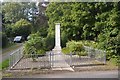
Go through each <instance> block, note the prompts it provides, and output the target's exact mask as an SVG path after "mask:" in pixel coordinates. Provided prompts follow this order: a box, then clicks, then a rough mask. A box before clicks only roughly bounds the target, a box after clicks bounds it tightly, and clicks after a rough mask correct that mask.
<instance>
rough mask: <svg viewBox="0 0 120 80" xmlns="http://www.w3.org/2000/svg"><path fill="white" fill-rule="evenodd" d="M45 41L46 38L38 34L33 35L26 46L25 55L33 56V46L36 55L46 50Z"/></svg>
mask: <svg viewBox="0 0 120 80" xmlns="http://www.w3.org/2000/svg"><path fill="white" fill-rule="evenodd" d="M43 41H44V38H42V37H40V36H39V34H38V33H35V34H31V35H30V38H29V40H28V41H27V42H25V44H24V48H25V49H24V52H25V54H31V53H30V51H29V50H30V49H31V46H32V47H33V48H35V49H36V52H35V53H37V52H39V51H38V50H44V46H43V45H44V44H43Z"/></svg>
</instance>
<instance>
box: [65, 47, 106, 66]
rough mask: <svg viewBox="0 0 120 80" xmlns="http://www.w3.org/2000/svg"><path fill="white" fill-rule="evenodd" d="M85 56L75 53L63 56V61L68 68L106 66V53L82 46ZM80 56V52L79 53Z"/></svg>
mask: <svg viewBox="0 0 120 80" xmlns="http://www.w3.org/2000/svg"><path fill="white" fill-rule="evenodd" d="M84 48H85V52H86V54H85V55H79V54H77V52H71V53H69V54H65V55H64V59H65V61H66V62H67V63H68V64H69V65H70V66H80V65H94V64H106V52H105V51H103V50H98V49H94V48H91V47H87V46H84ZM81 54H82V52H81Z"/></svg>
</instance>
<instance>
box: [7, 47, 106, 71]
mask: <svg viewBox="0 0 120 80" xmlns="http://www.w3.org/2000/svg"><path fill="white" fill-rule="evenodd" d="M84 48H85V51H86V53H87V54H86V55H83V56H81V55H78V54H77V53H76V52H71V53H69V54H62V53H60V54H57V53H55V52H53V51H48V52H46V53H45V54H44V55H42V54H24V55H23V54H22V52H23V48H20V49H18V50H16V51H15V52H13V53H12V54H11V55H10V62H9V64H10V68H11V69H31V68H52V67H55V66H56V65H58V66H59V65H60V66H62V67H66V66H67V65H65V66H64V63H67V64H68V65H69V66H79V65H91V64H98V63H99V64H106V52H105V51H103V50H98V49H94V48H91V47H87V46H84ZM59 63H60V64H59Z"/></svg>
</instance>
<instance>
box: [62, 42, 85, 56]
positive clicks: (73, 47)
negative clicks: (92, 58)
mask: <svg viewBox="0 0 120 80" xmlns="http://www.w3.org/2000/svg"><path fill="white" fill-rule="evenodd" d="M62 51H63V53H65V54H70V52H75V54H77V55H79V56H86V55H87V52H86V51H85V49H84V46H83V44H82V42H76V41H69V42H67V43H66V48H63V49H62Z"/></svg>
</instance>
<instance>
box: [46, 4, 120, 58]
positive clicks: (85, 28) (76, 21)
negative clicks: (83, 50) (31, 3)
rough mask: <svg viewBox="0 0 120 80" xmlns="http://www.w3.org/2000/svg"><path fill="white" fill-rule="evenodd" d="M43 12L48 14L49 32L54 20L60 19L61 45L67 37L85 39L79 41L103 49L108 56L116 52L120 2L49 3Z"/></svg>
mask: <svg viewBox="0 0 120 80" xmlns="http://www.w3.org/2000/svg"><path fill="white" fill-rule="evenodd" d="M88 7H89V8H88ZM46 16H48V18H49V21H48V24H49V30H50V31H48V33H52V32H54V23H56V22H59V23H61V34H62V37H64V36H65V37H64V38H66V39H65V41H64V39H63V42H64V43H63V44H62V45H63V46H65V43H66V41H69V40H76V41H79V40H88V42H87V41H82V42H83V44H84V45H88V46H92V47H94V48H99V49H103V50H106V52H107V59H110V58H112V56H113V55H115V56H118V55H119V53H120V51H119V50H120V41H119V40H120V39H119V37H120V36H119V35H120V27H119V26H120V23H119V20H120V3H119V2H112V3H111V2H97V3H89V2H87V3H81V2H71V3H50V4H49V5H48V7H47V9H46ZM64 34H65V35H64ZM89 40H90V42H89ZM91 40H92V41H93V42H92V41H91ZM71 45H72V44H71ZM72 47H74V46H72ZM73 49H74V48H73Z"/></svg>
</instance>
